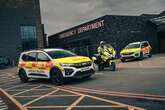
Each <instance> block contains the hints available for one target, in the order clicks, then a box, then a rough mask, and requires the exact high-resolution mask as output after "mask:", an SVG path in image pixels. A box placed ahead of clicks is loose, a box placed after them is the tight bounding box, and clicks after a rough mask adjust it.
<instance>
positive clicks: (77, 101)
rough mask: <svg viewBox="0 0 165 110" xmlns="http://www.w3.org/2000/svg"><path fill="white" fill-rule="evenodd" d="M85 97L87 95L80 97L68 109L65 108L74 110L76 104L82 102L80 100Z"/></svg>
mask: <svg viewBox="0 0 165 110" xmlns="http://www.w3.org/2000/svg"><path fill="white" fill-rule="evenodd" d="M84 97H85V95H82V96H81V97H79V98H78V99H77V100H76V101H75V102H73V103H72V104H71V105H70V106H69V107H68V108H67V109H65V110H72V109H73V108H74V107H75V106H76V105H78V104H79V103H80V101H81V100H82V99H83V98H84Z"/></svg>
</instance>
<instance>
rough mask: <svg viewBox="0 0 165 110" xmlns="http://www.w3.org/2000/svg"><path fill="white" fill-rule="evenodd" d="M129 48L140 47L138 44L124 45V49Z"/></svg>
mask: <svg viewBox="0 0 165 110" xmlns="http://www.w3.org/2000/svg"><path fill="white" fill-rule="evenodd" d="M131 48H140V44H129V45H127V46H126V47H125V49H131Z"/></svg>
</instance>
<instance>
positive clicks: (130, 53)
mask: <svg viewBox="0 0 165 110" xmlns="http://www.w3.org/2000/svg"><path fill="white" fill-rule="evenodd" d="M132 54H133V52H129V53H123V55H132Z"/></svg>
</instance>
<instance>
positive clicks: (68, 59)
mask: <svg viewBox="0 0 165 110" xmlns="http://www.w3.org/2000/svg"><path fill="white" fill-rule="evenodd" d="M88 61H91V60H90V59H89V58H88V57H84V56H73V57H65V58H58V59H54V60H53V62H55V63H63V64H75V63H83V62H88Z"/></svg>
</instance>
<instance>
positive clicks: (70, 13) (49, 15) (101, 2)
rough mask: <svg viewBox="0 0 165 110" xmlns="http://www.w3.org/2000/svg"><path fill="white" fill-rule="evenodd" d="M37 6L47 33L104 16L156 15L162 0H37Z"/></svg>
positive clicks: (163, 7)
mask: <svg viewBox="0 0 165 110" xmlns="http://www.w3.org/2000/svg"><path fill="white" fill-rule="evenodd" d="M40 6H41V16H42V23H43V24H44V25H45V33H46V34H47V35H48V36H49V35H51V34H55V33H57V32H60V31H63V30H65V29H68V28H71V27H73V26H76V25H79V24H82V23H85V22H87V21H90V20H93V19H95V18H99V17H101V16H104V15H140V14H158V13H160V12H162V11H165V0H40Z"/></svg>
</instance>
